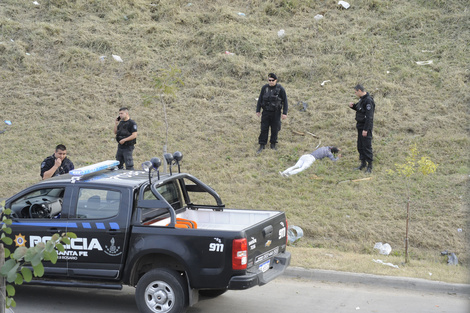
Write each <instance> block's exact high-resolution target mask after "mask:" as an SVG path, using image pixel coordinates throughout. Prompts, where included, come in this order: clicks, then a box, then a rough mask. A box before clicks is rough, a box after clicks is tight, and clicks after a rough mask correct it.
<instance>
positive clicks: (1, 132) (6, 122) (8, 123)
mask: <svg viewBox="0 0 470 313" xmlns="http://www.w3.org/2000/svg"><path fill="white" fill-rule="evenodd" d="M4 122H5V124H7V125H8V126H10V125H11V121H4ZM6 131H7V129H6V128H5V129H3V130H0V134H3V133H4V132H6Z"/></svg>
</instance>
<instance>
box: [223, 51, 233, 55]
mask: <svg viewBox="0 0 470 313" xmlns="http://www.w3.org/2000/svg"><path fill="white" fill-rule="evenodd" d="M225 54H226V55H235V53H233V52H229V51H225Z"/></svg>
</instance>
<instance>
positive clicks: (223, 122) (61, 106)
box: [0, 0, 470, 278]
mask: <svg viewBox="0 0 470 313" xmlns="http://www.w3.org/2000/svg"><path fill="white" fill-rule="evenodd" d="M40 3H41V5H39V6H34V5H33V4H32V2H31V3H29V2H18V1H14V0H6V1H2V2H1V3H0V29H1V32H0V82H1V86H2V92H1V94H0V103H1V105H2V113H1V117H2V119H8V120H11V121H12V122H13V125H12V126H11V127H10V128H9V130H8V131H7V132H6V133H4V134H1V135H0V148H1V151H2V158H1V159H0V173H1V176H0V182H1V186H2V188H1V189H0V197H8V196H11V195H12V194H14V193H16V192H18V191H19V190H21V189H22V188H25V187H26V186H28V185H30V184H32V183H34V182H36V181H38V179H39V164H40V162H41V161H42V159H43V158H44V157H46V156H47V155H49V154H52V152H53V147H54V146H55V145H56V144H58V143H64V144H65V145H66V146H67V147H68V148H69V152H70V158H71V159H72V160H73V161H74V163H75V164H76V165H77V166H81V165H86V164H89V163H92V162H97V161H101V160H105V159H113V158H114V154H115V149H116V144H115V141H114V138H113V133H112V125H113V119H114V118H115V116H116V115H117V110H118V108H119V107H121V106H130V107H131V117H132V118H134V119H135V120H136V121H137V123H138V125H139V138H138V145H137V147H136V151H135V159H136V162H137V163H140V162H143V161H144V160H147V159H149V158H150V157H151V156H154V155H161V152H162V146H163V144H164V135H165V128H164V121H163V118H162V108H161V106H160V105H159V104H158V103H157V102H153V103H151V104H146V102H145V99H146V98H147V96H148V95H155V90H153V89H152V79H153V78H154V77H155V76H158V75H160V71H161V70H162V69H167V68H169V67H170V66H176V67H178V68H180V69H181V70H182V72H183V80H184V83H185V85H184V87H181V88H180V89H179V92H178V96H177V97H176V98H175V99H169V98H168V99H167V103H168V104H169V108H168V118H169V124H170V134H169V136H170V143H169V147H168V149H169V150H170V151H175V150H180V151H182V152H183V153H184V155H185V157H184V164H183V169H184V170H185V171H190V172H191V173H193V174H194V175H196V176H198V177H200V178H201V179H203V180H204V181H207V182H209V183H210V184H211V185H212V186H213V187H214V188H215V189H216V190H217V191H218V192H219V193H220V194H221V196H222V198H223V199H224V201H225V203H226V205H227V206H228V207H243V208H248V209H276V210H284V211H286V213H287V216H288V218H289V223H290V224H291V225H298V226H300V227H302V228H303V229H304V231H305V234H306V236H305V237H304V238H303V239H302V241H301V242H300V243H299V245H301V247H302V248H305V249H310V250H309V251H312V252H311V253H315V251H317V250H318V249H319V248H324V249H333V251H338V253H340V252H341V253H355V254H357V255H362V256H366V257H367V258H370V255H371V254H372V253H373V251H372V247H373V245H374V243H375V242H378V241H382V242H389V243H390V244H391V245H392V247H393V249H394V250H393V251H394V252H393V253H394V256H395V257H397V258H398V259H400V258H403V253H404V245H403V240H404V225H405V222H404V218H405V189H404V188H403V181H402V180H400V179H399V178H396V177H395V178H394V177H389V176H387V175H386V170H387V169H390V168H393V166H394V163H397V162H403V161H404V158H405V155H406V153H407V152H408V146H409V145H410V144H411V143H417V144H418V147H419V149H420V151H421V152H422V153H423V154H425V155H428V156H429V157H430V158H431V159H432V160H433V161H435V162H436V163H439V168H438V172H437V173H436V174H434V175H432V176H429V177H424V178H419V179H417V180H416V181H415V183H414V184H413V187H412V191H413V198H412V204H411V207H412V217H411V229H410V245H411V250H410V251H411V253H412V259H413V260H419V261H420V262H421V261H423V262H424V261H429V260H431V262H432V261H433V260H434V259H435V258H440V256H439V254H440V252H441V251H443V250H449V251H453V252H456V253H457V254H458V256H459V260H460V261H461V264H462V266H463V267H464V268H467V267H468V264H469V258H468V252H469V248H468V240H466V239H468V236H469V233H470V232H469V227H468V213H469V210H468V203H469V202H468V200H469V199H468V196H469V195H468V180H469V174H470V170H469V167H468V161H469V151H470V149H469V148H470V147H469V139H468V131H469V126H468V125H469V124H468V116H469V115H468V113H469V112H468V108H469V107H468V103H469V102H470V93H469V87H468V82H469V78H470V74H469V70H470V69H469V68H468V64H470V62H469V61H470V57H469V56H470V53H469V50H468V42H469V39H470V38H469V37H470V35H469V33H468V31H467V30H468V28H469V20H470V19H469V13H468V10H467V9H466V3H465V2H464V1H459V0H449V1H442V0H429V1H419V0H418V1H401V0H400V1H394V2H390V1H382V0H358V1H354V3H351V4H352V7H351V8H350V9H349V10H340V9H338V8H337V6H336V2H335V1H331V2H325V1H313V0H310V1H309V0H306V1H305V0H304V1H300V0H290V1H289V0H281V1H274V0H268V1H261V0H250V1H239V0H235V1H231V2H230V3H229V4H227V3H226V1H194V2H192V5H189V3H188V1H163V0H161V1H153V2H147V1H142V0H132V1H130V0H129V1H126V0H114V1H85V0H74V1H68V0H48V1H40ZM238 12H243V13H245V16H239V15H238V14H237V13H238ZM319 13H321V14H323V15H324V18H323V19H322V20H320V21H316V20H314V19H313V16H315V15H316V14H319ZM280 29H284V30H285V34H286V35H285V36H284V37H283V38H278V36H277V32H278V30H280ZM225 51H230V52H233V53H234V55H226V54H225V53H224V52H225ZM112 54H116V55H119V56H121V57H122V59H123V60H124V62H123V63H118V62H115V61H113V58H112ZM101 56H106V58H105V59H104V60H105V61H104V62H102V61H100V57H101ZM426 60H433V64H431V65H426V66H419V65H417V64H416V62H417V61H426ZM270 71H274V72H276V73H277V74H278V76H279V77H280V83H281V84H282V85H283V86H284V87H285V88H286V90H287V94H288V98H289V101H290V111H289V118H288V120H287V121H286V122H285V123H283V129H282V131H281V133H280V143H279V150H278V151H276V152H273V151H265V153H263V154H262V155H261V156H257V155H256V154H255V151H256V148H257V137H258V134H259V120H258V119H257V118H256V117H255V115H254V109H255V104H256V101H255V98H257V97H258V94H259V90H260V88H261V86H262V84H264V83H265V80H264V78H265V76H266V74H267V73H268V72H270ZM324 80H331V82H328V83H326V84H325V85H324V86H323V87H322V86H320V83H321V82H322V81H324ZM357 82H362V83H363V84H364V85H365V86H366V88H367V89H368V90H369V91H370V92H371V93H372V94H373V95H374V97H375V100H376V103H377V113H376V119H375V129H374V136H375V139H374V150H375V154H376V162H375V165H376V166H375V169H374V174H373V179H372V180H370V181H362V182H348V180H352V179H356V178H362V177H366V176H365V175H364V174H362V173H357V172H353V171H351V169H352V168H353V167H354V166H355V165H356V163H357V152H356V149H355V145H356V142H355V128H354V121H353V119H354V117H353V112H352V111H351V110H349V109H348V108H347V103H348V102H349V101H353V100H354V94H353V92H352V88H351V87H352V86H354V85H355V84H356V83H357ZM299 101H305V102H307V103H308V109H307V112H300V111H299V110H298V109H296V104H297V103H298V102H299ZM293 130H296V131H310V132H312V133H315V134H317V135H319V136H320V137H321V139H322V144H335V145H338V146H339V147H341V148H342V149H343V151H342V152H343V155H344V157H343V159H342V160H341V161H340V162H339V163H337V164H333V163H331V162H329V161H327V160H323V161H320V162H316V163H315V164H314V166H313V167H312V168H310V169H309V170H308V171H306V172H304V173H301V174H299V175H297V176H294V177H292V178H290V179H288V180H286V179H283V178H282V177H280V176H279V174H278V171H279V170H282V169H284V168H286V167H288V166H291V165H292V164H293V163H294V162H295V161H296V159H297V158H298V157H299V156H300V155H301V154H302V153H303V152H305V151H308V150H310V149H312V148H313V147H315V146H316V145H317V143H318V141H317V140H316V139H314V138H313V137H309V136H299V135H296V134H294V133H292V131H293ZM345 181H346V182H345ZM459 228H460V229H462V230H463V231H462V232H458V231H457V230H458V229H459ZM319 251H321V250H319ZM314 257H315V256H312V258H314ZM413 264H415V263H413ZM339 269H341V267H339ZM364 270H368V269H367V268H365V269H364ZM445 276H446V275H443V277H444V278H445Z"/></svg>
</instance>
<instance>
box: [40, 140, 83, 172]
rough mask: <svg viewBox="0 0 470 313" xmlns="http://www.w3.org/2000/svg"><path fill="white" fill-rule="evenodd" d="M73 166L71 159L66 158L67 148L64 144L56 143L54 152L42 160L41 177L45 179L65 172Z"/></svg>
mask: <svg viewBox="0 0 470 313" xmlns="http://www.w3.org/2000/svg"><path fill="white" fill-rule="evenodd" d="M74 168H75V167H74V165H73V163H72V161H70V159H68V158H67V148H66V147H65V146H64V145H57V147H55V152H54V154H53V155H51V156H48V157H47V158H45V159H44V161H42V163H41V177H42V179H46V178H51V177H53V176H59V175H63V174H67V173H68V172H70V171H71V170H73V169H74Z"/></svg>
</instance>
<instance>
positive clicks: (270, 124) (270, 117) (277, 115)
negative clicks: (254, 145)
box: [258, 110, 281, 145]
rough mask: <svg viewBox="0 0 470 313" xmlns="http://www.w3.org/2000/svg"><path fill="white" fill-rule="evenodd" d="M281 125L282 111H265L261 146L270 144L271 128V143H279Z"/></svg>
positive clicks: (259, 140) (260, 139) (260, 137)
mask: <svg viewBox="0 0 470 313" xmlns="http://www.w3.org/2000/svg"><path fill="white" fill-rule="evenodd" d="M280 124H281V111H279V110H276V111H267V110H263V113H262V115H261V133H260V135H259V138H258V143H259V144H260V145H266V144H267V143H268V135H269V128H271V138H270V140H269V142H270V143H273V144H275V143H277V134H278V133H279V129H280Z"/></svg>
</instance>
